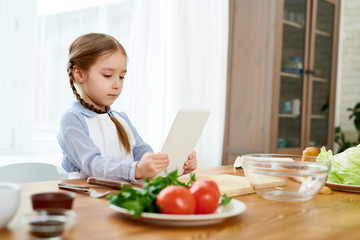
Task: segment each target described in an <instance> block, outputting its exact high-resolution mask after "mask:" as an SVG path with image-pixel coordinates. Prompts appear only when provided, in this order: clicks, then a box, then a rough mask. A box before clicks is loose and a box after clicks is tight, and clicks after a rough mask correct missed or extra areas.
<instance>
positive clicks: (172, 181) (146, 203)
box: [108, 170, 231, 218]
mask: <svg viewBox="0 0 360 240" xmlns="http://www.w3.org/2000/svg"><path fill="white" fill-rule="evenodd" d="M144 180H145V185H144V187H143V188H142V189H140V190H136V189H134V188H133V187H132V186H127V185H124V186H123V187H122V188H121V192H118V193H114V194H112V195H111V196H109V197H108V200H109V203H110V204H113V205H116V206H119V207H122V208H125V209H127V210H128V211H133V218H138V217H139V216H140V215H141V213H143V212H152V213H159V212H160V209H159V207H158V206H157V205H156V197H157V196H158V194H159V192H160V191H161V190H163V189H164V188H165V187H167V186H170V185H180V186H185V187H190V186H191V184H192V183H193V182H195V181H196V177H195V174H194V173H190V180H189V181H188V182H187V183H184V182H180V181H179V180H178V173H177V170H175V171H173V172H171V173H169V174H168V175H167V176H166V177H162V176H159V177H155V178H153V179H152V180H149V179H148V178H145V179H144ZM230 200H231V198H229V197H228V196H226V194H223V195H222V196H221V199H220V205H225V204H228V203H229V202H230Z"/></svg>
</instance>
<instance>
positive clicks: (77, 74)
mask: <svg viewBox="0 0 360 240" xmlns="http://www.w3.org/2000/svg"><path fill="white" fill-rule="evenodd" d="M72 74H73V76H74V79H75V80H76V82H78V83H83V82H84V81H85V72H84V71H83V70H82V69H80V68H79V67H78V66H77V65H75V66H74V67H73V70H72Z"/></svg>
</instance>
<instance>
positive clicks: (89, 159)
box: [57, 101, 153, 181]
mask: <svg viewBox="0 0 360 240" xmlns="http://www.w3.org/2000/svg"><path fill="white" fill-rule="evenodd" d="M109 114H111V115H112V116H115V117H116V118H117V120H118V121H119V122H120V123H121V124H122V125H123V126H124V128H125V129H126V131H127V134H128V136H129V140H130V145H131V153H130V154H128V153H127V152H126V151H125V149H124V147H123V146H122V145H121V143H120V142H119V140H118V137H117V131H116V128H115V124H113V123H112V121H111V120H110V117H109V116H108V113H104V114H98V113H95V112H93V111H91V110H89V109H87V108H85V107H84V106H82V105H81V104H80V103H79V102H78V101H75V102H74V103H73V105H72V108H71V109H69V110H67V111H66V112H65V113H64V115H63V116H62V118H61V122H60V130H59V133H58V135H57V138H58V142H59V145H60V147H61V149H62V152H63V159H62V166H63V168H64V169H65V171H67V172H69V173H71V172H78V173H81V175H82V176H85V177H86V176H94V177H103V178H108V179H117V180H127V181H134V180H135V167H136V164H137V163H138V161H140V159H141V157H142V156H143V155H144V154H145V153H146V152H153V150H152V148H151V147H150V146H149V145H148V144H147V143H145V142H144V141H143V140H142V138H141V137H140V135H139V134H138V132H137V131H136V129H135V127H134V126H133V125H132V124H131V122H130V120H129V118H128V117H127V115H126V114H125V113H123V112H116V111H112V110H110V111H109ZM120 146H121V147H120Z"/></svg>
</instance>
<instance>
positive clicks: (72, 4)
mask: <svg viewBox="0 0 360 240" xmlns="http://www.w3.org/2000/svg"><path fill="white" fill-rule="evenodd" d="M255 2H258V4H259V8H262V9H264V10H263V11H264V12H263V13H261V14H270V15H271V14H273V15H275V14H278V13H279V11H275V9H271V8H264V7H263V5H262V4H264V3H268V2H269V3H270V2H271V1H255ZM284 2H285V3H286V2H290V3H295V4H302V2H305V3H306V2H308V4H310V3H311V2H313V1H306V0H302V1H301V0H298V1H297V0H292V1H291V0H286V1H279V3H278V4H282V5H284V4H285V3H284ZM319 2H323V0H319ZM325 2H328V1H325ZM330 2H332V1H330ZM234 3H235V4H234ZM236 3H238V5H236ZM240 3H243V5H241V4H240ZM248 3H249V2H246V1H241V0H239V1H233V0H231V1H225V0H103V1H96V0H71V1H70V0H62V1H55V0H0V71H1V77H0V83H1V84H0V86H1V87H0V106H1V117H0V166H2V165H6V164H9V163H14V162H26V161H38V162H49V163H53V164H55V165H56V166H58V167H59V166H60V165H61V158H62V153H61V149H60V148H59V146H58V143H57V140H56V134H57V132H58V128H59V121H60V117H61V115H62V114H63V113H64V111H66V109H68V108H70V106H71V103H72V102H73V101H74V97H73V95H72V91H71V89H70V86H69V81H68V76H67V73H66V63H67V54H68V47H69V45H70V43H71V42H72V41H73V40H74V39H75V38H76V37H78V36H79V35H81V34H84V33H89V32H103V33H108V34H110V35H112V36H114V37H115V38H117V39H118V40H119V41H120V42H121V43H122V44H123V46H124V47H125V49H126V51H127V53H128V73H127V75H126V80H125V84H124V88H123V92H122V94H121V96H120V97H119V99H118V100H117V101H116V102H115V103H114V105H113V106H112V108H113V109H115V110H118V111H125V112H126V113H127V114H128V116H129V118H130V119H131V121H132V123H133V125H134V126H135V127H136V128H137V130H138V132H139V133H140V135H141V136H142V137H143V139H144V140H145V141H146V142H148V143H149V144H150V145H151V146H152V147H153V149H154V151H160V150H161V146H162V144H163V142H164V141H165V138H166V136H167V133H168V131H169V129H170V127H171V124H172V122H173V120H174V118H175V115H176V113H177V111H178V110H179V109H180V108H182V107H190V108H206V109H209V110H210V111H211V115H210V118H209V120H208V122H207V124H206V126H205V128H204V131H203V134H202V136H201V138H200V141H199V143H198V145H197V147H196V150H197V151H198V156H199V166H200V167H207V166H218V165H221V164H223V163H226V161H224V151H223V150H224V147H223V145H224V134H225V129H226V128H227V129H228V130H229V131H232V130H234V128H229V126H227V122H226V118H227V116H228V117H230V113H229V112H227V108H226V106H227V98H228V96H229V94H228V93H229V91H230V89H229V86H228V79H229V76H228V72H230V70H229V69H230V67H229V66H230V65H229V64H228V58H229V41H230V40H231V41H232V39H229V29H230V28H231V27H233V26H234V25H232V24H231V21H229V19H232V17H233V15H231V11H230V10H229V8H230V6H231V5H234V6H235V8H236V7H238V8H239V7H240V8H241V7H244V8H246V4H248ZM319 4H321V3H319ZM338 6H339V8H340V11H339V13H340V15H339V18H338V20H339V21H338V26H339V28H338V32H337V33H336V34H337V36H336V37H338V42H337V46H336V48H337V59H336V62H337V65H336V76H335V78H336V86H335V88H336V90H335V92H336V98H334V99H335V107H334V108H335V110H334V114H333V119H334V121H333V122H332V123H333V124H332V126H331V127H332V128H334V131H335V128H336V127H341V131H342V134H343V135H344V138H346V141H349V142H356V141H357V137H358V132H357V130H356V128H355V127H354V123H353V119H351V120H350V119H349V115H350V112H349V111H348V110H347V109H348V108H353V107H354V106H355V105H356V104H357V103H358V102H360V97H359V96H360V95H359V93H360V80H359V76H360V64H359V59H360V41H359V38H360V16H359V15H358V12H359V11H360V2H359V1H357V0H344V1H338ZM284 9H285V8H284V7H283V6H282V8H281V14H282V17H284V19H288V18H291V16H289V14H290V12H291V11H289V10H288V11H287V13H286V16H283V15H284ZM290 9H291V7H290ZM248 12H249V15H250V16H251V13H252V12H251V11H248ZM261 16H263V15H259V17H260V18H261ZM274 17H276V16H274ZM249 21H250V20H249ZM296 21H297V20H296ZM299 21H300V22H299V23H300V24H305V22H301V20H299ZM243 22H244V25H243V27H244V28H246V26H248V23H249V22H247V20H246V18H244V20H243ZM270 24H273V25H274V24H276V23H275V22H274V23H271V22H270ZM284 29H285V27H284ZM246 31H248V32H251V33H253V34H254V36H255V37H254V38H252V37H251V36H250V35H249V37H248V41H249V42H250V43H251V42H252V41H253V42H256V41H255V40H254V39H257V38H256V36H261V35H262V34H263V35H264V34H267V35H269V34H273V33H271V32H270V33H268V32H259V31H258V29H256V28H251V29H246ZM243 35H244V36H243V37H247V36H248V35H245V34H243ZM284 44H286V43H284ZM238 46H239V47H241V46H240V45H239V44H238ZM290 48H291V46H290ZM270 50H271V49H270ZM305 50H306V49H305ZM230 51H231V49H230ZM231 53H233V52H231ZM291 60H292V61H295V62H296V61H299V60H298V59H291ZM233 68H234V67H233V65H232V68H231V69H233ZM279 71H280V67H279ZM271 74H272V73H270V75H268V77H269V78H270V77H272V75H271ZM287 77H288V76H287ZM232 90H233V91H234V92H235V93H233V94H240V91H238V89H234V88H233V89H232ZM243 90H245V91H246V88H244V89H243ZM299 98H300V97H299ZM279 104H280V103H279ZM279 107H282V108H284V107H285V105H281V106H277V108H279ZM283 110H284V109H283ZM285 110H286V109H285ZM269 111H270V110H269ZM247 114H248V113H247V112H242V113H241V115H244V116H248V115H247ZM233 117H234V118H236V117H239V116H238V115H236V116H233ZM269 121H270V120H269ZM239 127H240V126H239ZM242 127H245V128H246V125H243V126H242ZM225 135H226V134H225ZM239 137H241V138H243V139H247V137H249V136H247V135H246V134H244V135H242V136H239ZM266 141H270V139H267V140H266ZM275 141H276V140H275ZM333 141H335V138H333ZM268 144H270V143H268ZM276 144H277V143H276ZM338 148H339V146H338V145H336V144H334V151H338ZM237 154H240V152H238V153H235V154H234V156H235V155H237ZM59 169H60V167H59Z"/></svg>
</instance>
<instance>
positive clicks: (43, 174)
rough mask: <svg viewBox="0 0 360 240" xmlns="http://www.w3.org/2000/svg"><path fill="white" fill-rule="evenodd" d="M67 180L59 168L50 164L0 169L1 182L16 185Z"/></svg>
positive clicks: (15, 165) (16, 165)
mask: <svg viewBox="0 0 360 240" xmlns="http://www.w3.org/2000/svg"><path fill="white" fill-rule="evenodd" d="M59 179H65V177H64V176H63V175H62V174H59V172H58V170H57V168H56V167H55V166H54V165H52V164H48V163H39V162H30V163H14V164H10V165H5V166H2V167H0V181H7V182H14V183H28V182H41V181H51V180H59Z"/></svg>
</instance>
